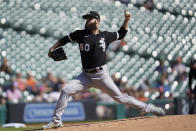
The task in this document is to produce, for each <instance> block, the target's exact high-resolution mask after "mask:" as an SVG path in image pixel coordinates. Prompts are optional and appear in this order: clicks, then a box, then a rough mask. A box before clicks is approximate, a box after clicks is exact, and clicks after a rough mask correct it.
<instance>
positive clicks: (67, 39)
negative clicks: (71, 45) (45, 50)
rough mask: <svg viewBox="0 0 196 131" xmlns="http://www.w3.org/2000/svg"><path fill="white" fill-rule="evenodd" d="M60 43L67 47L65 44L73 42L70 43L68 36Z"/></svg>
mask: <svg viewBox="0 0 196 131" xmlns="http://www.w3.org/2000/svg"><path fill="white" fill-rule="evenodd" d="M58 42H59V43H61V44H62V45H65V44H67V43H68V42H71V41H70V39H69V37H68V36H67V35H66V36H64V37H63V38H61V39H60V40H59V41H58Z"/></svg>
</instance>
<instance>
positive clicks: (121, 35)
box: [118, 26, 127, 40]
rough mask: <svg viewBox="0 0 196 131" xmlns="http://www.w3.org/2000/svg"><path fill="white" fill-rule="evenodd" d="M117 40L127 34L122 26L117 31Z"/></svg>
mask: <svg viewBox="0 0 196 131" xmlns="http://www.w3.org/2000/svg"><path fill="white" fill-rule="evenodd" d="M118 34H119V37H118V40H121V39H123V38H124V37H125V35H126V34H127V30H125V28H124V27H123V26H122V27H121V28H120V29H119V30H118Z"/></svg>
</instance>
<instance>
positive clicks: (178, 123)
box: [48, 115, 196, 131]
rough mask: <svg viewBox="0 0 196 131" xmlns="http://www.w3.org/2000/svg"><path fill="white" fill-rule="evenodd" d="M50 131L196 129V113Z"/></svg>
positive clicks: (70, 126) (89, 124)
mask: <svg viewBox="0 0 196 131" xmlns="http://www.w3.org/2000/svg"><path fill="white" fill-rule="evenodd" d="M48 131H196V115H173V116H164V117H137V118H130V119H122V120H114V121H106V122H93V123H85V124H73V125H65V126H64V127H63V128H59V129H55V130H54V129H50V130H48Z"/></svg>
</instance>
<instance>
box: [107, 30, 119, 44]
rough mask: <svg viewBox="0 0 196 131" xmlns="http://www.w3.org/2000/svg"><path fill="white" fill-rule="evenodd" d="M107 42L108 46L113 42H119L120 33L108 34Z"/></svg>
mask: <svg viewBox="0 0 196 131" xmlns="http://www.w3.org/2000/svg"><path fill="white" fill-rule="evenodd" d="M106 34H107V35H106V40H107V44H110V43H112V42H113V41H115V40H117V39H118V37H119V34H118V32H106Z"/></svg>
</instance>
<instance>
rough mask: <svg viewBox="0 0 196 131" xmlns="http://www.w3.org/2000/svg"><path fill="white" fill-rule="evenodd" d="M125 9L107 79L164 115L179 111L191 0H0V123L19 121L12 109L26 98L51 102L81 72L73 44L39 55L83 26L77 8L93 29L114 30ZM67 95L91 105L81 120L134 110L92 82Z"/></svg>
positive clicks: (195, 41)
mask: <svg viewBox="0 0 196 131" xmlns="http://www.w3.org/2000/svg"><path fill="white" fill-rule="evenodd" d="M125 9H128V10H129V12H130V13H131V16H132V18H131V22H130V25H129V32H128V34H127V35H126V37H125V39H124V40H122V41H117V42H115V43H113V44H112V45H111V46H110V47H109V50H108V52H107V61H108V62H107V65H108V67H109V71H110V74H111V75H112V78H113V80H114V81H115V83H116V84H117V85H118V86H119V88H120V89H121V90H122V91H123V93H127V94H129V95H132V96H134V97H136V98H138V99H139V100H142V101H145V102H151V103H154V104H157V105H159V106H161V107H163V108H165V109H166V111H167V114H168V115H169V114H187V113H188V105H187V103H188V101H187V96H188V95H187V94H188V93H189V92H188V77H187V76H188V73H189V70H190V68H189V63H190V59H191V58H194V59H196V2H195V1H194V0H183V1H180V0H167V1H166V0H154V1H153V3H151V2H147V3H146V2H145V0H122V1H115V0H58V1H55V0H49V1H48V0H34V1H31V0H0V12H1V13H0V52H1V55H0V61H1V72H0V96H1V97H0V123H1V124H4V123H6V122H24V119H22V118H23V113H24V112H22V114H21V115H20V117H21V119H20V120H18V119H17V118H19V117H17V116H15V115H14V114H15V112H20V111H21V110H23V111H24V108H25V105H26V104H27V103H38V104H39V103H40V102H41V103H43V102H44V103H48V102H49V103H51V102H55V101H56V100H57V99H58V96H59V94H60V93H59V92H60V89H61V88H62V86H63V85H65V84H66V82H67V81H69V80H71V79H72V78H73V77H74V76H77V75H78V74H79V73H80V72H81V60H80V54H79V49H78V45H77V44H76V43H73V44H67V45H66V46H65V51H66V53H67V55H68V60H66V61H61V62H54V61H53V60H51V59H49V58H48V56H47V54H48V49H49V48H50V47H51V46H52V45H53V44H54V43H55V42H56V41H57V40H58V39H59V38H61V37H63V36H64V35H67V34H69V33H70V32H72V31H74V30H76V29H83V28H84V23H85V21H84V20H83V19H82V18H81V16H82V15H83V14H86V13H87V12H88V11H90V10H96V11H98V12H99V13H100V15H101V30H107V31H117V30H118V28H119V27H120V26H121V25H122V22H123V19H124V18H123V11H124V10H125ZM70 101H72V102H73V103H74V102H75V101H77V102H80V103H82V104H83V105H89V103H91V104H92V106H93V107H90V109H91V108H92V110H93V111H94V112H92V113H93V114H94V117H92V116H91V115H87V114H85V115H86V116H91V117H92V118H88V119H86V120H95V119H96V120H105V119H121V118H126V117H135V116H139V115H141V114H139V113H138V112H137V110H134V109H131V108H128V107H125V106H123V105H118V104H115V103H114V102H113V100H112V99H111V98H110V97H108V96H107V95H106V94H104V93H103V92H101V91H99V90H96V89H94V88H92V89H90V90H89V91H87V92H83V93H81V94H77V95H75V96H73V97H72V98H71V99H70ZM84 103H87V104H84ZM20 104H21V105H20ZM91 104H90V105H91ZM22 108H23V109H22ZM13 109H15V110H14V112H13ZM84 109H89V108H88V107H86V106H84ZM86 112H87V111H86ZM10 114H13V115H10ZM19 114H20V113H19ZM27 123H28V122H27Z"/></svg>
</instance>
